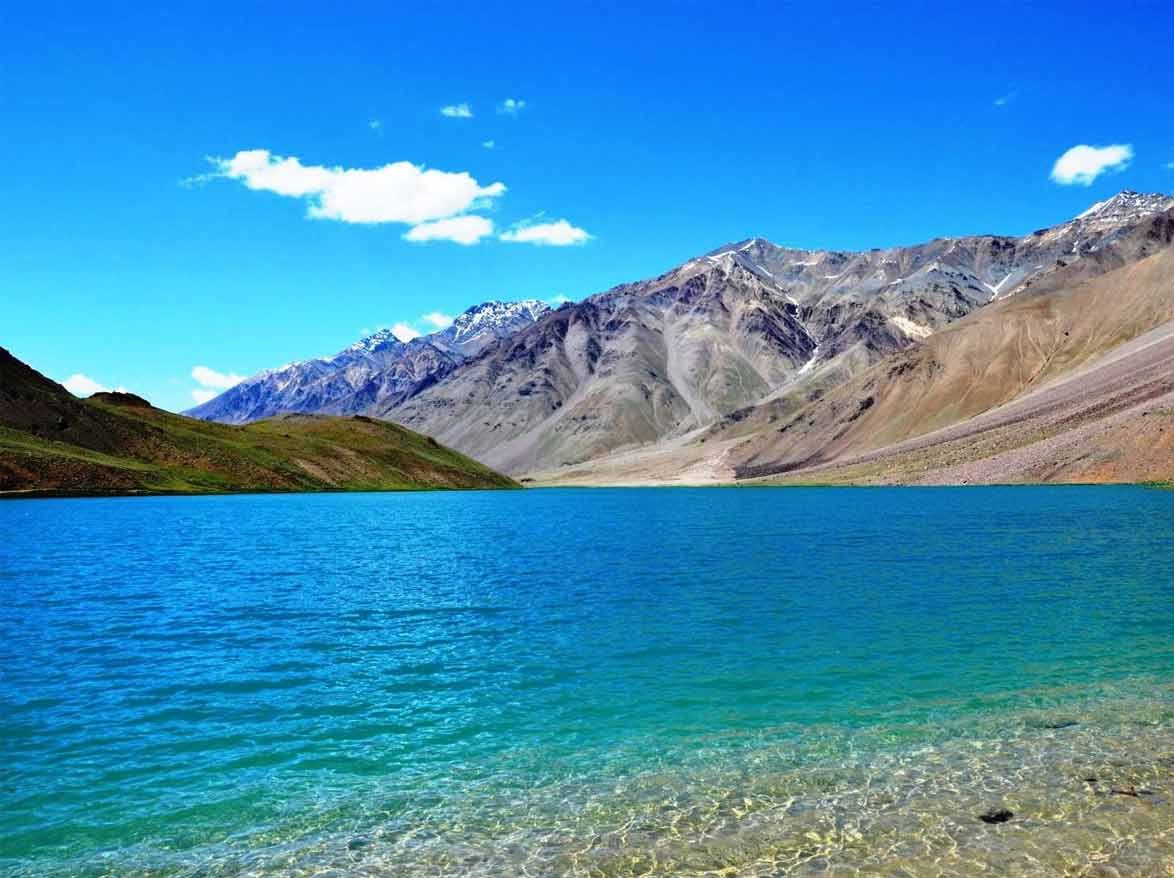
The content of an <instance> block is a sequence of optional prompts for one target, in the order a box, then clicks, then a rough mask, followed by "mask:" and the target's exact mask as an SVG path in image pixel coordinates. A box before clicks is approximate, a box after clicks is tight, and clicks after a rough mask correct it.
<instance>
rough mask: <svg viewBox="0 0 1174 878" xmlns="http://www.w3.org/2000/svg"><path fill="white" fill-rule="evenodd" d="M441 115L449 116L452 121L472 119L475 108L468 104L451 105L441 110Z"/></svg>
mask: <svg viewBox="0 0 1174 878" xmlns="http://www.w3.org/2000/svg"><path fill="white" fill-rule="evenodd" d="M440 115H442V116H448V118H450V119H472V118H473V108H472V107H470V106H469V105H468V104H449V105H448V106H447V107H441V108H440Z"/></svg>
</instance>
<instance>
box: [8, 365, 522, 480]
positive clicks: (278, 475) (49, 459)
mask: <svg viewBox="0 0 1174 878" xmlns="http://www.w3.org/2000/svg"><path fill="white" fill-rule="evenodd" d="M509 487H517V485H516V483H515V482H514V481H512V480H511V479H509V478H507V477H506V476H503V475H501V474H499V473H496V472H494V471H493V470H491V469H489V468H488V467H486V466H483V465H482V464H480V463H478V462H477V461H475V460H472V459H471V458H468V457H465V456H464V455H462V454H458V453H457V452H455V451H452V450H450V449H448V448H445V447H443V446H441V445H439V444H438V443H437V442H436V441H435V440H434V439H431V438H429V437H427V436H423V435H421V434H419V433H414V432H412V431H411V430H407V429H404V428H403V427H400V426H397V425H396V424H391V423H387V422H385V421H375V420H371V419H369V418H361V417H355V418H331V417H322V416H310V415H286V416H283V417H278V418H272V419H269V420H265V421H259V422H257V423H254V424H249V425H247V426H243V427H237V426H227V425H224V424H214V423H209V422H206V421H198V420H194V419H192V418H185V417H183V416H181V415H174V414H171V413H169V412H165V411H161V410H160V409H157V408H154V407H152V406H151V405H150V404H149V403H148V402H147V401H146V400H144V399H141V398H140V397H137V396H134V395H133V394H127V393H98V394H95V395H94V396H92V397H90V398H89V399H86V400H80V399H77V398H76V397H74V396H73V395H72V394H71V393H70V392H69V391H67V390H66V389H65V388H64V387H62V386H61V385H59V384H57V383H56V382H54V381H51V380H50V379H48V378H46V377H45V376H44V375H41V374H40V373H39V372H37V371H35V370H34V369H32V368H30V367H29V366H27V365H25V364H24V363H22V362H21V361H20V360H18V359H16V358H15V357H13V356H12V355H11V354H10V353H9V352H8V351H6V350H4V349H3V348H0V492H37V493H84V494H107V493H111V494H125V493H218V492H228V491H385V490H418V489H425V488H509Z"/></svg>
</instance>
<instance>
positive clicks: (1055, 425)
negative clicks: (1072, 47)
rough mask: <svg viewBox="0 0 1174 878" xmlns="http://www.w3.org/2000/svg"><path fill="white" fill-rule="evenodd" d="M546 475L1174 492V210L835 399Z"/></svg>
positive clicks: (822, 395) (820, 393)
mask: <svg viewBox="0 0 1174 878" xmlns="http://www.w3.org/2000/svg"><path fill="white" fill-rule="evenodd" d="M539 478H540V479H541V480H542V481H553V482H562V483H571V484H574V483H580V484H601V483H604V484H632V483H639V482H647V481H650V480H651V481H654V482H669V481H680V482H686V483H698V482H720V481H734V480H750V481H764V480H765V481H769V482H801V483H803V482H819V483H854V484H874V483H880V484H892V483H897V484H906V483H932V484H952V483H958V482H1014V481H1152V480H1157V481H1172V480H1174V210H1172V211H1170V212H1168V213H1165V214H1159V215H1157V216H1153V217H1150V218H1149V219H1148V220H1146V221H1144V222H1142V223H1140V224H1137V225H1135V226H1134V227H1133V228H1131V229H1130V230H1129V231H1128V232H1127V233H1126V234H1124V235H1120V236H1118V237H1117V238H1116V239H1115V240H1114V241H1112V242H1109V243H1106V244H1105V246H1103V247H1102V248H1101V249H1099V250H1096V251H1092V252H1089V253H1088V254H1086V255H1085V256H1082V257H1080V258H1078V259H1076V260H1074V261H1072V262H1070V263H1067V264H1066V265H1065V266H1063V267H1058V268H1056V269H1055V270H1054V271H1052V272H1049V273H1048V274H1047V275H1044V276H1041V277H1040V278H1038V279H1037V280H1036V281H1034V282H1031V283H1029V284H1027V285H1026V286H1025V287H1024V288H1023V289H1021V290H1020V292H1019V293H1018V294H1017V295H1015V296H1013V297H1009V298H1005V299H1000V300H999V301H996V302H993V303H992V304H989V305H987V306H986V307H984V308H981V309H979V310H977V311H975V312H974V313H972V314H970V315H968V316H967V317H965V318H962V319H960V320H958V321H957V322H955V323H953V324H951V325H950V326H948V327H946V328H944V329H942V330H940V331H939V332H936V333H934V334H933V335H931V336H929V337H927V338H926V339H924V340H923V341H922V342H920V343H917V344H915V345H912V346H910V347H909V348H908V349H905V350H902V351H899V352H897V353H894V354H891V355H889V356H888V357H885V358H884V359H882V360H881V361H880V362H879V363H877V364H876V365H875V366H873V367H871V368H869V369H866V370H864V371H863V372H861V373H860V374H858V375H857V376H855V377H853V378H851V379H850V380H848V381H846V382H844V383H842V384H840V385H838V386H836V387H834V388H832V389H830V390H826V391H825V390H821V389H819V388H818V387H813V386H812V382H810V381H801V382H799V383H798V384H797V385H795V387H793V388H792V389H791V390H790V391H788V392H786V393H783V394H779V395H776V396H774V397H773V398H771V399H770V400H768V401H766V402H763V403H761V404H758V405H754V406H750V407H747V408H746V409H743V410H739V411H738V412H735V413H733V414H731V415H730V416H728V417H726V418H724V419H722V420H721V421H719V422H718V423H716V424H714V425H711V426H710V427H708V428H706V429H704V430H699V431H695V432H694V433H692V434H690V435H687V436H684V437H681V438H680V439H679V440H677V441H674V442H669V443H660V444H659V445H658V446H655V447H652V448H644V449H637V450H634V451H631V452H628V453H625V454H617V455H612V456H610V457H605V458H602V459H596V460H592V461H589V462H587V463H584V464H581V465H579V466H576V467H569V468H562V469H552V470H550V471H548V472H546V473H543V474H541V475H540V477H539Z"/></svg>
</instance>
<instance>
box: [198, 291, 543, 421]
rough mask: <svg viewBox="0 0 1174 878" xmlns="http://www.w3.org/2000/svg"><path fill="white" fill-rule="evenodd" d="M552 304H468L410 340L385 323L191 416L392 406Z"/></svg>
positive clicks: (255, 380)
mask: <svg viewBox="0 0 1174 878" xmlns="http://www.w3.org/2000/svg"><path fill="white" fill-rule="evenodd" d="M549 310H550V308H549V307H548V306H547V305H546V304H544V303H543V302H539V301H536V300H532V299H531V300H527V301H523V302H496V301H494V302H486V303H484V304H481V305H476V306H474V307H472V308H469V309H468V310H467V311H465V312H464V313H463V314H461V315H460V316H458V317H457V318H456V319H455V320H454V321H453V323H452V325H451V326H449V327H447V328H446V329H443V330H441V331H439V332H434V333H432V334H430V335H425V336H420V337H418V338H415V339H412V340H411V341H408V342H402V341H400V340H399V339H398V338H396V337H395V335H393V334H392V331H391V330H390V329H381V330H379V331H378V332H376V333H374V334H373V335H369V336H367V337H365V338H363V339H360V340H359V341H357V342H355V343H354V344H352V345H350V346H349V347H347V348H345V349H344V350H341V351H339V352H338V353H337V354H335V355H334V356H332V357H322V358H318V359H313V360H304V361H302V362H298V363H291V364H289V365H286V366H282V367H280V368H278V369H271V370H268V371H265V372H261V373H260V374H258V375H255V376H253V377H252V378H248V379H246V380H245V381H242V382H241V383H240V384H238V385H236V386H235V387H232V388H230V389H229V390H226V391H225V392H224V393H222V394H220V395H219V396H217V397H215V398H214V399H211V400H209V401H208V402H206V403H203V404H202V405H198V406H196V407H195V408H193V409H190V410H189V411H187V412H185V414H187V415H189V416H190V417H193V418H200V419H201V420H207V421H220V422H222V423H228V424H243V423H248V422H250V421H255V420H259V419H261V418H268V417H272V416H273V415H277V414H282V413H291V412H299V413H315V414H339V415H341V414H354V413H362V412H366V411H369V410H372V409H376V408H386V407H389V406H393V405H395V404H397V403H399V402H402V401H403V400H405V399H408V398H410V397H412V396H414V395H415V394H416V393H419V392H420V390H422V389H423V388H424V387H427V386H428V385H429V384H431V383H432V382H434V381H436V380H438V379H439V378H441V377H443V376H444V375H447V374H448V373H449V372H451V371H453V370H454V369H455V368H456V367H457V366H458V365H459V364H460V363H462V362H464V360H466V359H467V358H469V357H471V356H474V355H476V354H477V353H479V352H480V351H482V350H483V349H484V348H486V347H487V346H489V345H491V344H492V343H493V342H495V341H497V340H498V339H500V338H502V337H505V336H508V335H511V334H512V333H514V332H517V331H518V330H520V329H522V328H524V327H526V326H529V325H530V324H532V323H533V322H534V321H535V320H537V319H538V318H539V317H540V316H542V315H543V314H544V313H546V312H547V311H549Z"/></svg>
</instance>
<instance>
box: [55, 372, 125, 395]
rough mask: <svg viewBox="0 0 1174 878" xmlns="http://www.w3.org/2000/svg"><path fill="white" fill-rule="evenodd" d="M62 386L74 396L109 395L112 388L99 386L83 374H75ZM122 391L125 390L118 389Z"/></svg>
mask: <svg viewBox="0 0 1174 878" xmlns="http://www.w3.org/2000/svg"><path fill="white" fill-rule="evenodd" d="M61 383H62V385H63V386H64V387H65V389H66V390H68V391H69V392H70V393H72V394H73V395H74V396H89V395H90V394H92V393H109V392H110V388H109V387H106V386H104V385H102V384H99V383H98V382H97V381H95V380H94V379H93V378H91V377H90V376H88V375H83V374H82V373H81V372H75V373H74V374H72V375H70V376H69V377H68V378H66V379H65V380H64V381H62V382H61ZM118 389H119V390H120V391H125V388H122V387H120V388H118Z"/></svg>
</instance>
